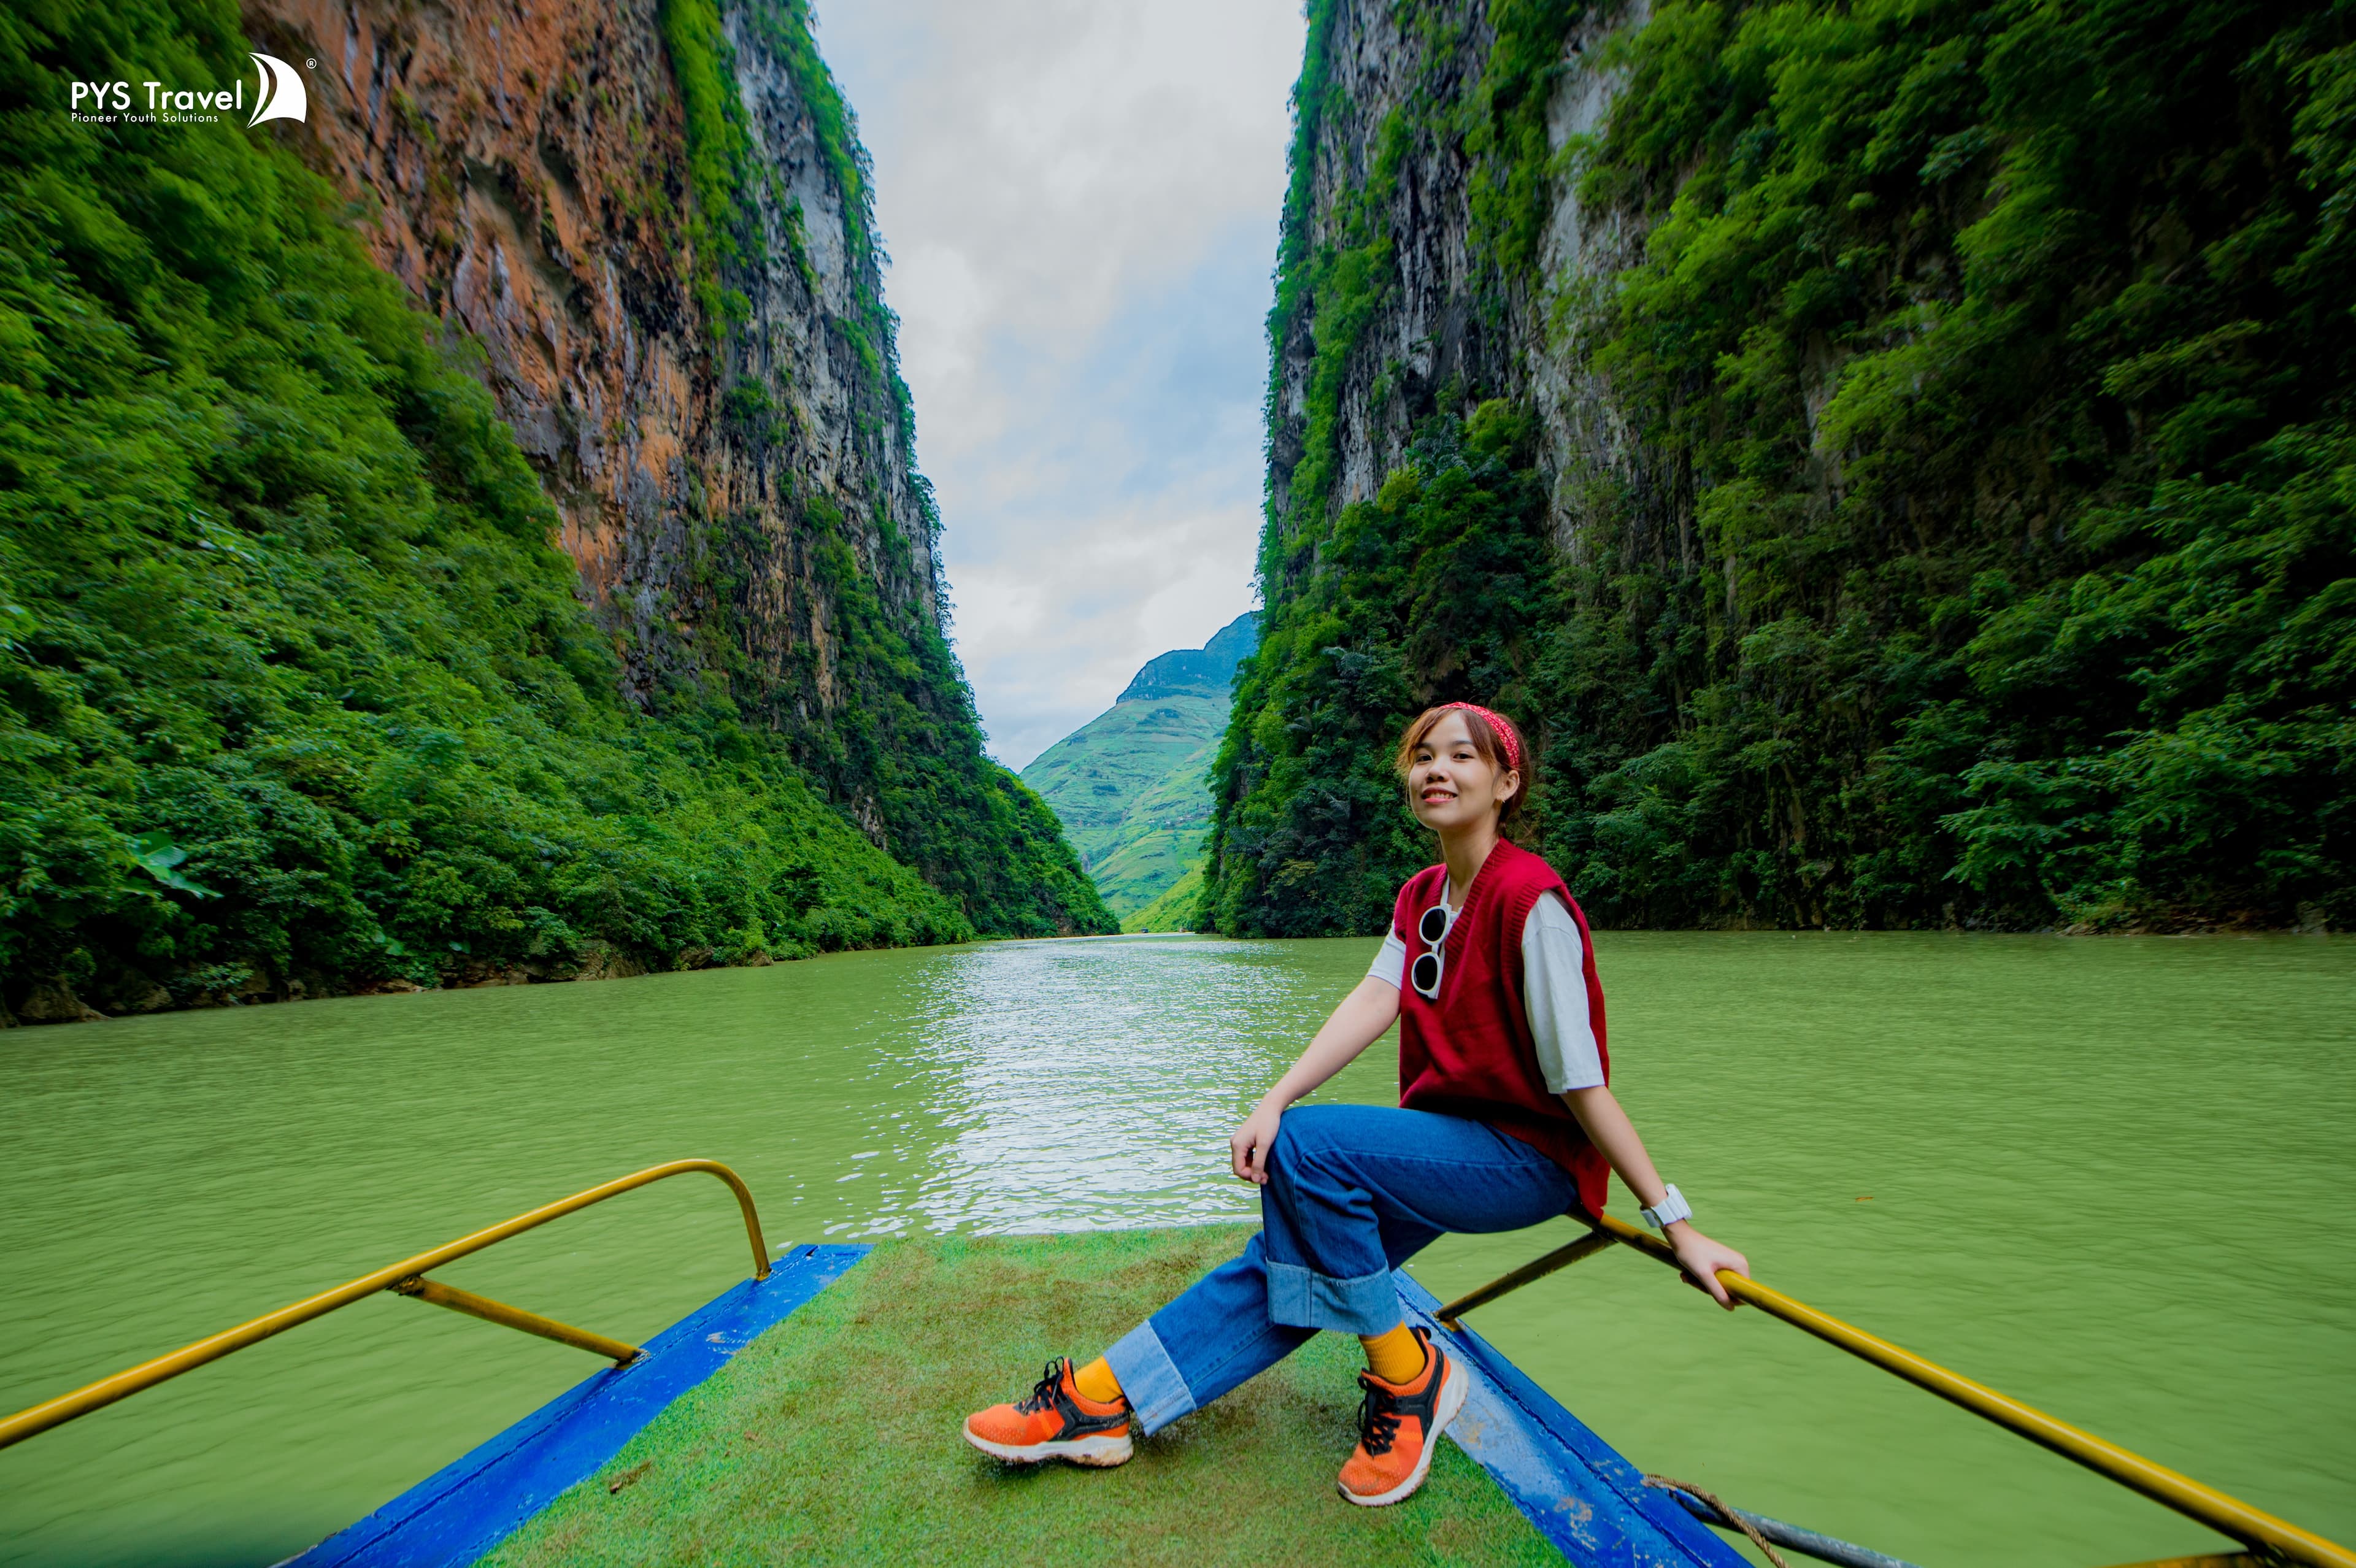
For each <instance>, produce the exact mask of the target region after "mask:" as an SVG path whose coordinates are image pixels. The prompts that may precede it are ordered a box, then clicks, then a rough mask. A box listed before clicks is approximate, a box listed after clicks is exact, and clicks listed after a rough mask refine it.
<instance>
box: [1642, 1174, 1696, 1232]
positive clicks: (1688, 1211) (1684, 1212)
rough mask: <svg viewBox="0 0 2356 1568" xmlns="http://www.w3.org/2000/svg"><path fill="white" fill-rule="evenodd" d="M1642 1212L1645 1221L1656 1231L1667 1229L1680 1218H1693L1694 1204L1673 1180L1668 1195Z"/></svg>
mask: <svg viewBox="0 0 2356 1568" xmlns="http://www.w3.org/2000/svg"><path fill="white" fill-rule="evenodd" d="M1642 1212H1643V1214H1644V1223H1646V1224H1647V1225H1650V1226H1651V1227H1653V1229H1655V1231H1665V1230H1667V1229H1668V1228H1669V1227H1670V1226H1672V1225H1674V1224H1676V1222H1677V1221H1680V1220H1690V1219H1692V1218H1693V1205H1692V1204H1690V1203H1688V1202H1687V1201H1686V1195H1685V1194H1684V1193H1682V1192H1680V1191H1678V1190H1677V1184H1676V1182H1674V1181H1672V1182H1670V1183H1669V1191H1668V1196H1667V1197H1665V1198H1663V1199H1662V1200H1660V1201H1659V1202H1658V1203H1656V1204H1655V1205H1654V1206H1653V1207H1651V1208H1650V1209H1646V1210H1644V1211H1642Z"/></svg>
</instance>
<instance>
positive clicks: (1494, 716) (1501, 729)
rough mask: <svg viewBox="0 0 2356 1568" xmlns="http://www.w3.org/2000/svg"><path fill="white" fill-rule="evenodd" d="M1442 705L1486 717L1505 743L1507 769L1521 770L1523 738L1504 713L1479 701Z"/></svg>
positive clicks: (1510, 771) (1445, 703) (1498, 737)
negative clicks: (1494, 710)
mask: <svg viewBox="0 0 2356 1568" xmlns="http://www.w3.org/2000/svg"><path fill="white" fill-rule="evenodd" d="M1440 707H1441V708H1443V709H1447V708H1462V709H1464V711H1465V712H1467V713H1478V714H1479V715H1480V716H1481V717H1482V718H1483V719H1486V720H1488V721H1489V728H1490V729H1492V730H1494V731H1496V732H1497V739H1499V740H1500V741H1504V742H1505V769H1506V771H1507V772H1508V773H1519V772H1520V771H1521V767H1522V738H1521V736H1520V735H1518V734H1516V733H1515V731H1514V727H1513V725H1512V724H1511V723H1509V722H1508V721H1507V720H1506V718H1505V715H1504V714H1502V713H1493V712H1491V711H1490V710H1489V709H1486V708H1483V707H1482V706H1481V705H1480V704H1479V703H1477V702H1443V703H1441V704H1440Z"/></svg>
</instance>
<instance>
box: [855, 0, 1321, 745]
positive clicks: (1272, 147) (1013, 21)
mask: <svg viewBox="0 0 2356 1568" xmlns="http://www.w3.org/2000/svg"><path fill="white" fill-rule="evenodd" d="M819 16H820V29H819V47H820V48H821V49H822V50H823V52H824V53H825V55H826V57H827V59H828V61H829V63H830V65H831V66H832V68H833V69H834V72H835V74H836V76H837V78H838V79H839V80H841V83H842V87H843V91H844V93H845V95H846V96H847V97H848V98H849V99H850V100H851V104H852V106H853V107H854V108H855V109H856V111H857V112H858V113H859V116H860V125H861V131H862V136H863V139H864V140H865V141H866V144H867V146H868V148H869V151H870V152H871V153H872V155H873V157H874V161H875V189H876V203H877V219H878V223H879V226H880V228H881V229H882V230H883V236H884V239H885V241H886V244H887V245H888V246H889V248H890V250H891V251H892V253H893V256H894V267H893V270H892V272H891V273H890V274H889V277H888V279H887V281H886V283H885V289H884V294H885V298H886V300H887V302H888V303H889V304H891V305H892V306H893V308H894V309H895V310H897V311H898V312H899V313H900V316H901V322H902V326H901V336H900V353H901V361H902V366H903V368H904V369H905V373H906V375H907V378H908V382H909V386H910V389H912V390H913V392H914V393H915V396H916V435H917V453H918V458H919V461H920V463H921V464H922V465H923V466H924V468H925V471H926V474H927V475H930V476H931V478H932V480H933V483H934V485H935V486H936V488H937V491H938V493H939V496H940V500H941V511H942V516H943V517H944V519H945V523H946V533H945V538H944V541H943V543H944V553H945V557H946V560H947V564H948V575H949V582H950V592H951V596H952V600H953V602H954V603H955V605H956V624H955V631H956V635H957V642H958V654H959V656H960V657H961V658H962V659H963V660H964V662H965V665H966V669H967V673H968V674H969V677H971V678H972V680H973V684H974V690H975V696H976V698H977V699H978V701H979V703H980V709H981V713H982V718H983V722H984V724H985V725H986V726H987V727H988V729H989V731H990V734H991V750H992V751H993V752H995V753H996V754H997V755H998V756H1000V757H1001V758H1002V759H1003V760H1005V761H1006V762H1008V763H1012V764H1014V765H1017V766H1020V765H1021V764H1023V763H1026V762H1028V761H1029V760H1030V759H1031V758H1032V757H1033V756H1034V755H1036V754H1037V753H1038V752H1041V751H1043V750H1044V749H1045V748H1046V747H1047V746H1049V745H1051V744H1053V743H1054V742H1055V741H1056V740H1057V739H1059V738H1060V737H1062V736H1063V735H1065V734H1066V733H1068V732H1069V731H1072V730H1074V729H1076V728H1077V727H1078V726H1079V725H1080V724H1082V723H1084V722H1086V721H1087V720H1088V719H1090V718H1092V717H1094V716H1095V715H1096V714H1097V713H1098V712H1100V711H1102V710H1103V709H1105V708H1106V707H1108V706H1109V705H1110V703H1111V701H1112V699H1113V698H1114V696H1116V695H1117V694H1118V693H1119V689H1120V688H1121V687H1122V685H1124V684H1125V683H1126V682H1127V681H1128V679H1129V677H1130V675H1131V674H1133V673H1134V672H1135V670H1136V669H1137V667H1138V666H1140V665H1141V664H1143V663H1144V662H1145V661H1146V660H1147V659H1149V658H1151V657H1152V656H1154V655H1156V654H1159V653H1162V652H1163V651H1165V650H1167V649H1170V648H1173V647H1190V646H1199V645H1201V644H1202V643H1203V642H1204V641H1205V639H1207V638H1208V637H1209V636H1210V635H1211V634H1212V633H1214V632H1215V631H1216V630H1218V628H1219V627H1221V626H1222V625H1225V624H1226V623H1227V622H1228V621H1229V620H1231V619H1233V618H1234V617H1235V616H1236V615H1237V614H1238V613H1241V612H1242V611H1244V610H1246V609H1248V608H1249V607H1250V603H1251V582H1250V579H1251V563H1252V555H1253V550H1254V549H1255V546H1256V543H1257V540H1258V528H1259V496H1260V477H1261V475H1260V443H1259V417H1258V415H1259V403H1260V396H1261V392H1262V390H1263V388H1264V385H1265V381H1266V376H1267V357H1266V348H1265V346H1264V342H1263V339H1262V336H1261V327H1260V323H1261V320H1262V317H1263V316H1264V315H1265V314H1266V312H1267V309H1268V304H1269V266H1270V264H1271V262H1272V261H1273V260H1274V256H1275V249H1276V223H1277V215H1278V210H1279V208H1280V204H1281V202H1282V199H1283V192H1284V147H1285V142H1286V139H1287V136H1288V134H1289V131H1290V126H1289V123H1288V118H1287V94H1288V93H1289V91H1290V88H1291V84H1292V79H1293V77H1294V75H1295V74H1296V73H1297V71H1298V70H1299V69H1300V62H1301V16H1300V15H1299V13H1298V11H1297V9H1296V7H1295V5H1293V4H1292V0H1086V3H1073V0H1066V3H1063V4H1056V3H1053V0H1048V3H1041V0H1021V3H1016V0H863V3H861V4H856V5H853V4H849V3H840V4H826V3H825V0H820V9H819Z"/></svg>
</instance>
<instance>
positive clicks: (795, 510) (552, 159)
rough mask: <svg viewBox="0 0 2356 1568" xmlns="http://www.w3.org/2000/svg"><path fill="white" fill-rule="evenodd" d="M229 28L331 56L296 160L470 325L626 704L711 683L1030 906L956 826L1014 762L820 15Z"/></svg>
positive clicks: (557, 15)
mask: <svg viewBox="0 0 2356 1568" xmlns="http://www.w3.org/2000/svg"><path fill="white" fill-rule="evenodd" d="M245 26H246V29H247V32H248V33H249V35H250V36H252V37H253V38H254V40H255V42H256V44H257V46H258V47H260V48H265V49H271V50H273V51H275V52H277V53H279V54H281V55H283V56H284V57H285V58H288V59H297V60H316V68H315V69H312V70H311V71H310V72H309V74H308V80H309V81H310V83H311V84H312V97H311V113H310V121H309V125H308V128H307V132H306V133H303V134H305V136H306V138H307V139H306V141H305V144H304V147H305V155H306V156H307V157H308V158H309V159H310V160H311V161H312V162H313V164H314V165H315V166H316V167H318V168H319V169H320V170H321V172H323V173H325V174H327V176H330V177H331V178H332V179H334V180H335V181H336V183H337V185H338V186H339V187H341V188H342V189H343V190H344V191H345V192H347V193H348V196H349V197H351V199H352V201H353V203H354V207H355V211H356V214H357V216H358V218H359V229H360V232H361V233H362V234H363V235H364V237H365V238H366V240H367V243H368V244H369V246H370V248H371V249H372V251H373V252H374V254H375V256H376V259H377V260H378V261H379V262H380V264H381V265H382V266H383V267H384V268H385V269H386V270H387V271H389V272H392V273H393V274H394V275H396V276H397V277H399V278H400V279H402V282H403V283H406V284H407V285H408V287H409V289H410V291H411V293H412V295H413V296H414V297H415V298H416V299H417V300H418V301H419V302H420V303H421V304H423V305H425V306H426V307H427V308H429V309H430V310H432V311H434V312H435V313H437V314H438V315H440V316H441V317H442V319H443V320H444V321H445V322H446V323H447V324H448V325H449V326H450V328H451V331H452V335H453V337H454V338H462V339H466V340H472V341H473V342H476V343H479V344H480V346H481V349H482V354H483V358H482V363H481V374H482V376H483V377H484V379H486V380H487V383H488V385H489V387H490V389H491V390H492V391H493V393H494V394H495V396H496V398H497V400H498V409H499V411H500V413H501V415H502V416H503V418H504V419H505V420H506V421H507V422H508V423H509V425H510V426H511V427H512V428H513V430H514V431H515V433H516V437H517V439H518V442H519V444H520V445H521V446H522V448H523V449H524V451H525V452H526V453H527V454H528V455H529V457H530V461H531V463H532V464H533V465H534V466H535V468H536V469H537V470H538V471H539V474H540V475H541V481H542V484H543V485H544V486H545V488H546V490H547V492H548V494H549V496H551V498H552V500H553V501H554V502H555V503H556V505H557V507H558V508H559V509H560V511H561V512H562V517H563V528H562V546H563V548H564V549H565V550H566V551H567V552H568V553H569V554H570V555H571V556H572V558H573V560H574V561H575V562H576V563H577V565H578V566H579V569H580V574H581V592H582V594H583V596H584V599H585V600H586V601H587V602H588V603H590V605H591V606H592V608H593V610H594V613H595V614H596V616H597V618H598V619H599V621H600V623H601V624H603V625H604V626H605V627H606V628H607V630H608V631H609V632H610V634H611V635H612V637H613V639H614V642H615V645H616V651H617V653H618V654H619V655H620V656H621V658H622V661H623V666H624V676H623V685H624V690H625V694H626V696H627V697H628V698H629V699H631V700H632V701H634V702H636V703H637V704H638V705H639V706H640V707H642V708H648V709H663V708H664V707H666V706H669V705H671V704H673V703H675V702H677V701H680V700H686V701H691V702H705V701H709V700H710V699H712V697H713V696H714V694H718V695H719V696H720V697H721V699H722V700H723V702H724V704H725V705H727V706H728V707H729V708H731V709H733V711H734V713H735V714H737V715H738V716H739V717H741V719H742V720H745V721H748V722H752V723H755V724H757V725H759V726H761V727H763V728H766V729H767V730H769V731H774V732H776V733H778V734H781V735H782V736H784V737H785V738H786V741H787V744H788V746H789V748H790V750H791V752H792V754H793V756H794V759H795V761H797V762H798V763H800V764H801V765H802V766H803V768H804V769H805V770H806V771H807V772H808V773H809V774H810V775H811V776H812V778H813V780H814V781H815V782H816V783H817V784H818V786H819V790H820V792H821V794H822V795H826V796H827V797H829V798H830V799H831V800H832V801H834V803H835V804H836V805H838V806H839V807H840V808H841V809H842V810H843V811H844V812H845V813H846V814H847V815H849V816H851V818H852V819H853V820H854V821H856V822H857V823H858V824H859V825H860V826H861V827H862V828H863V829H864V830H865V831H866V833H867V835H868V837H870V838H871V839H873V841H874V842H875V843H876V844H877V845H879V846H880V847H882V848H884V849H886V850H887V851H889V852H891V853H892V854H894V856H896V857H898V858H900V859H903V860H905V861H907V862H909V863H911V864H913V865H915V866H916V867H917V868H918V869H920V870H923V871H924V872H925V873H926V876H927V877H928V878H929V879H930V880H934V881H935V882H936V883H937V885H940V886H942V887H944V888H945V889H946V890H947V891H952V892H953V893H955V894H956V895H958V896H959V897H961V898H963V899H965V901H967V903H968V905H969V907H970V908H972V910H973V912H974V913H975V914H976V917H977V919H978V920H980V923H982V925H983V927H984V929H991V928H993V926H996V925H1001V924H1002V923H1001V922H996V921H994V920H993V919H992V918H991V916H990V914H989V913H988V912H987V906H990V905H991V904H993V903H994V902H995V903H1004V902H1005V901H1007V900H1009V899H1012V900H1013V901H1017V902H1027V901H1028V899H1029V894H1028V893H1027V892H1026V891H1023V890H1020V889H1015V888H1012V886H1011V885H1010V886H1006V887H1001V886H999V885H998V883H1000V882H1001V881H1003V880H1004V879H1005V878H1006V877H1007V876H1009V875H1010V874H1012V873H1010V872H1009V871H1008V870H1006V869H1004V868H998V869H992V868H989V867H984V866H981V865H980V864H979V863H978V862H977V861H976V860H975V859H974V855H973V852H972V851H971V850H970V849H969V848H963V847H961V845H963V844H964V843H966V842H967V841H969V840H971V838H972V835H971V834H967V835H965V836H964V839H962V840H961V838H960V836H959V831H958V821H959V819H960V818H961V817H963V816H976V817H977V819H979V818H981V817H990V816H997V817H999V818H1001V819H1003V818H1004V817H1005V816H1006V813H1005V812H1004V811H1001V810H999V809H998V808H997V807H996V806H995V805H993V804H992V803H991V801H990V800H989V799H988V798H987V797H988V796H990V795H992V794H997V793H1003V792H1004V791H1005V790H1006V789H1008V788H1013V789H1016V790H1017V791H1019V785H1014V784H1012V778H1011V775H1006V774H1004V773H1003V771H1002V770H1000V769H997V768H996V766H995V764H992V763H988V762H987V760H986V759H984V758H983V757H982V756H981V753H980V734H979V731H978V728H977V726H976V724H975V722H974V720H973V717H972V710H971V698H970V695H969V693H968V692H967V691H966V689H965V688H964V684H963V679H962V677H961V675H960V674H959V673H958V670H957V668H956V666H955V662H954V660H953V658H952V657H951V656H950V655H949V654H948V647H947V644H946V641H945V639H944V636H943V628H942V626H941V618H940V591H939V566H938V559H937V554H936V544H937V534H938V528H939V524H938V518H937V514H936V512H935V509H934V507H933V504H932V500H931V495H930V491H929V489H928V487H927V486H926V484H925V482H924V480H923V478H922V476H921V475H918V474H917V473H916V469H915V467H914V464H913V462H912V459H911V453H910V447H911V444H912V441H913V431H914V422H913V416H912V413H911V410H910V407H909V403H908V399H907V392H906V389H905V385H904V384H903V383H902V382H901V381H900V379H899V375H898V371H897V369H896V365H895V358H894V344H893V338H892V332H893V318H892V317H891V315H890V314H889V313H888V312H887V311H886V310H885V309H884V308H883V302H882V278H881V254H880V250H879V247H878V245H877V243H876V240H875V238H874V234H873V218H872V211H871V202H870V198H869V196H868V194H867V191H866V188H865V183H864V182H865V155H864V154H863V152H862V150H861V149H860V148H859V146H858V144H857V140H856V133H855V129H854V127H853V126H852V124H851V118H850V114H849V111H848V109H847V107H846V106H845V105H843V103H842V102H841V99H840V97H839V95H838V94H837V93H836V91H835V89H834V86H833V83H832V80H831V79H830V77H829V76H828V75H827V73H826V70H825V67H824V66H823V65H822V64H821V63H819V59H818V56H817V53H816V49H815V46H814V44H813V42H812V40H811V36H810V32H809V16H808V13H807V8H806V6H805V5H801V4H799V3H798V0H728V3H727V4H723V5H717V6H715V5H712V0H617V3H616V4H610V5H605V4H601V5H552V4H546V3H542V4H530V3H529V0H510V3H504V4H503V3H499V0H452V3H449V4H441V5H429V6H413V5H401V4H395V3H393V0H349V3H347V0H337V3H334V4H330V3H328V0H249V4H248V5H247V6H246V11H245ZM943 767H947V769H948V773H950V774H952V775H955V776H953V777H948V778H947V779H944V778H943V777H942V776H939V775H940V774H941V770H942V768H943ZM1013 815H1014V816H1016V817H1018V818H1021V819H1022V821H1023V831H1024V832H1025V833H1026V834H1031V835H1033V836H1035V835H1036V833H1037V832H1038V831H1040V830H1044V833H1045V834H1046V836H1047V838H1048V839H1049V840H1050V841H1052V838H1053V834H1054V828H1053V824H1052V818H1050V817H1048V816H1047V815H1046V813H1045V812H1044V810H1043V809H1039V808H1037V807H1036V805H1035V803H1030V804H1029V805H1024V803H1023V802H1020V801H1018V802H1017V803H1016V807H1015V810H1014V813H1013ZM1049 859H1055V857H1054V856H1050V857H1049ZM1050 902H1051V903H1054V902H1056V901H1055V900H1051V901H1050ZM1059 907H1060V906H1059ZM1026 918H1027V917H1026ZM1088 918H1097V917H1087V916H1083V917H1081V920H1080V923H1082V924H1086V923H1087V919H1088ZM1049 923H1050V925H1051V927H1052V926H1061V927H1069V926H1070V925H1071V924H1072V920H1071V918H1069V917H1067V916H1066V914H1063V913H1056V914H1054V915H1053V916H1052V918H1051V919H1050V922H1049ZM1017 924H1018V925H1020V924H1021V922H1018V923H1017Z"/></svg>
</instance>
